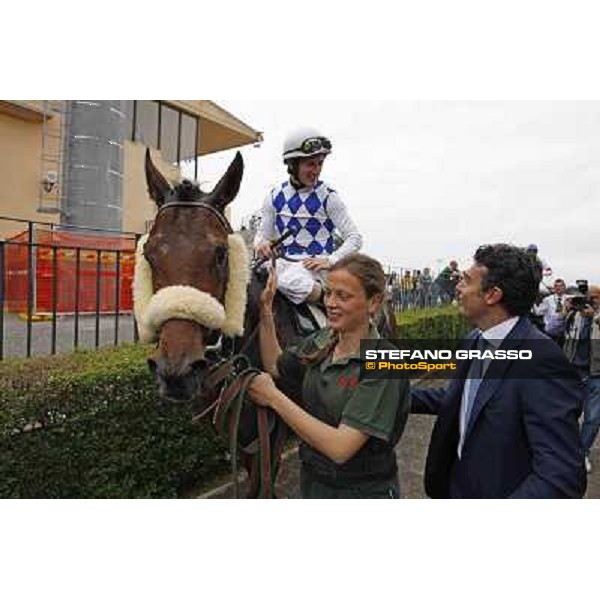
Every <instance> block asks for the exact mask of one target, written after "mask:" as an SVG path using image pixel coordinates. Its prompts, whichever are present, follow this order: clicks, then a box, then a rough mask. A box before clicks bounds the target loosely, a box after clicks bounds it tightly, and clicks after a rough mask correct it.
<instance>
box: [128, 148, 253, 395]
mask: <svg viewBox="0 0 600 600" xmlns="http://www.w3.org/2000/svg"><path fill="white" fill-rule="evenodd" d="M243 170H244V163H243V160H242V156H241V154H240V153H239V152H238V153H237V154H236V157H235V158H234V160H233V162H232V163H231V165H230V166H229V168H228V169H227V172H226V173H225V175H224V176H223V177H222V178H221V180H220V181H219V183H218V184H217V185H216V187H215V188H214V190H213V191H212V192H210V193H204V192H202V191H201V190H200V188H199V187H198V186H197V185H196V184H193V183H191V182H190V181H184V182H183V183H181V184H178V185H175V186H171V185H170V184H169V182H168V181H167V180H166V179H165V178H164V177H163V175H162V174H161V173H160V172H159V171H158V169H157V168H156V167H155V166H154V164H153V163H152V160H151V158H150V152H149V151H147V152H146V179H147V182H148V191H149V193H150V196H151V198H152V199H153V200H154V201H155V202H156V205H157V207H158V212H157V215H156V219H155V221H154V224H153V226H152V229H151V231H150V233H149V234H148V236H147V238H142V240H140V243H139V245H138V252H137V256H136V272H135V280H134V308H135V313H136V320H137V323H138V329H139V332H140V338H141V339H142V341H158V347H157V349H156V352H155V353H154V354H153V355H152V357H151V358H149V359H148V364H149V366H150V369H151V371H152V372H153V373H154V375H155V377H156V379H157V381H158V384H159V390H160V394H161V396H163V397H164V398H168V399H170V400H175V401H182V400H191V399H194V398H198V397H199V396H201V391H202V382H203V379H204V375H205V373H206V368H207V366H208V365H207V357H206V355H205V352H206V348H207V345H208V344H209V343H210V342H211V339H213V338H214V337H215V334H216V333H218V332H223V333H224V334H226V335H240V334H241V328H242V323H243V311H244V308H245V303H246V297H245V292H246V284H247V277H248V275H247V270H248V257H247V254H246V249H245V245H244V242H243V240H242V239H241V238H240V236H238V235H233V234H232V230H231V226H230V225H229V222H228V221H227V219H226V218H225V215H224V210H225V207H226V206H227V205H228V204H229V203H230V202H231V201H232V200H233V199H234V198H235V196H236V195H237V193H238V191H239V188H240V182H241V179H242V173H243Z"/></svg>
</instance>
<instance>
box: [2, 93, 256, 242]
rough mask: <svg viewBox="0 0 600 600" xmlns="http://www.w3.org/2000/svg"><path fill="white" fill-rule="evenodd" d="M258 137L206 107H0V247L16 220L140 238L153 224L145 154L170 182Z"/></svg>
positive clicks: (166, 103) (164, 103) (157, 103)
mask: <svg viewBox="0 0 600 600" xmlns="http://www.w3.org/2000/svg"><path fill="white" fill-rule="evenodd" d="M261 141H262V134H261V133H260V132H259V131H256V130H254V129H253V128H252V127H250V126H249V125H247V124H245V123H243V122H242V121H241V120H240V119H238V118H237V117H235V116H234V115H232V114H230V113H229V112H227V111H226V110H224V109H223V108H222V107H220V106H218V105H217V104H216V103H214V102H212V101H210V100H119V101H106V100H98V101H86V100H81V101H79V100H78V101H65V100H59V101H50V100H39V101H0V157H1V158H2V160H0V217H4V218H3V219H0V239H6V238H8V237H10V236H12V235H15V234H16V233H18V232H20V231H23V229H24V228H25V224H24V223H21V222H19V221H16V220H15V219H22V220H23V221H45V222H48V223H52V224H56V225H71V226H77V227H90V228H99V229H110V230H115V231H126V232H139V233H142V232H144V231H146V230H147V227H148V224H149V223H150V222H151V221H152V219H153V217H154V203H153V202H151V200H150V198H149V197H148V193H147V189H146V180H145V174H144V154H145V151H146V148H147V147H150V148H151V151H152V158H153V160H154V162H155V164H156V165H157V166H158V168H159V169H161V171H162V172H163V173H164V174H165V176H167V177H168V178H170V179H173V180H177V179H180V178H181V176H182V171H183V169H184V166H185V172H186V173H187V174H190V175H193V176H194V177H195V178H197V175H198V157H200V156H203V155H206V154H210V153H213V152H218V151H221V150H226V149H230V148H236V147H241V146H244V145H247V144H256V143H260V142H261Z"/></svg>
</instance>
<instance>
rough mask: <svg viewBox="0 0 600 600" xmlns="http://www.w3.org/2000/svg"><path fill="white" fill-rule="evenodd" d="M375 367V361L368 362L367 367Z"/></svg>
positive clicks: (370, 368)
mask: <svg viewBox="0 0 600 600" xmlns="http://www.w3.org/2000/svg"><path fill="white" fill-rule="evenodd" d="M374 368H375V363H374V362H368V363H367V369H369V370H373V369H374Z"/></svg>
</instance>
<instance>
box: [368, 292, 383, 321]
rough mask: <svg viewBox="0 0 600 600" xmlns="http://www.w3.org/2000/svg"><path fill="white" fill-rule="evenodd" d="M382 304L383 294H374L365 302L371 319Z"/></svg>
mask: <svg viewBox="0 0 600 600" xmlns="http://www.w3.org/2000/svg"><path fill="white" fill-rule="evenodd" d="M382 302H383V294H375V295H374V296H373V297H372V298H370V299H369V300H368V301H367V308H368V311H369V315H371V316H372V317H373V316H375V315H376V314H377V312H378V311H379V309H380V308H381V303H382Z"/></svg>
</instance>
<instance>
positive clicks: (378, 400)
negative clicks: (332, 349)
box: [277, 327, 409, 446]
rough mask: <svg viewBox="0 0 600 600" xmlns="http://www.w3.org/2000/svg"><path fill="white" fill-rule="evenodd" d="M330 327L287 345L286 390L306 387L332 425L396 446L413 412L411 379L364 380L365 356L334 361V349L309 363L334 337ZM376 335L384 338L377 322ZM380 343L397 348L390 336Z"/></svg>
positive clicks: (281, 365) (282, 367) (281, 367)
mask: <svg viewBox="0 0 600 600" xmlns="http://www.w3.org/2000/svg"><path fill="white" fill-rule="evenodd" d="M331 336H332V332H331V331H330V330H321V331H318V332H316V333H314V334H312V335H310V336H308V337H307V338H305V339H303V340H302V341H301V342H300V343H298V344H297V345H295V346H292V347H290V348H288V349H286V350H285V351H284V352H283V353H282V354H281V356H280V357H279V361H278V364H277V369H278V371H279V374H280V378H281V380H282V381H283V382H284V384H285V387H286V389H291V390H296V394H295V395H296V396H299V395H300V394H299V392H300V391H301V397H302V398H305V399H307V398H310V399H311V401H318V402H320V403H322V405H323V406H324V408H325V409H326V411H327V413H328V415H329V416H330V418H331V424H333V425H334V426H338V425H339V424H341V423H343V424H344V425H347V426H348V427H352V428H353V429H357V430H358V431H361V432H363V433H365V434H366V435H369V436H372V437H375V438H378V439H380V440H382V441H384V442H387V443H389V444H390V445H392V446H394V445H396V443H397V442H398V440H399V439H400V436H401V434H402V431H403V429H404V426H405V424H406V419H407V417H408V412H409V382H408V380H407V379H365V378H363V379H362V380H361V379H360V367H361V363H362V359H361V357H360V353H356V354H353V355H350V356H347V357H344V358H342V359H339V360H335V361H333V360H332V353H329V355H328V356H327V357H326V358H325V359H324V360H323V361H322V362H321V363H319V364H316V365H306V364H304V363H303V362H302V360H301V357H302V356H304V355H306V354H312V353H313V352H315V351H317V350H319V349H322V348H324V347H325V346H326V345H327V344H328V343H329V342H330V341H331V339H332V337H331ZM369 337H370V338H371V339H380V336H379V333H378V332H377V330H376V329H375V328H374V327H373V328H371V331H370V332H369ZM380 347H381V348H385V349H394V348H395V347H394V346H393V345H392V344H391V343H390V342H388V341H387V340H383V339H381V340H380Z"/></svg>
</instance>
